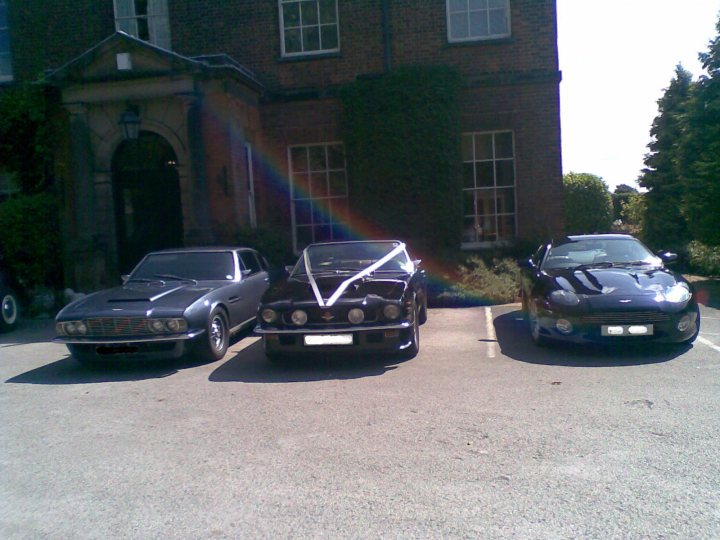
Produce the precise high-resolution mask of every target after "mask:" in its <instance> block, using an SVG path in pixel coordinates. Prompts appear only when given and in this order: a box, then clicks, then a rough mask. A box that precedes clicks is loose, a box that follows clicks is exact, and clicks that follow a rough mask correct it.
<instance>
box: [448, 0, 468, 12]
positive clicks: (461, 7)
mask: <svg viewBox="0 0 720 540" xmlns="http://www.w3.org/2000/svg"><path fill="white" fill-rule="evenodd" d="M467 6H468V3H467V0H450V13H457V12H458V11H461V12H465V11H467Z"/></svg>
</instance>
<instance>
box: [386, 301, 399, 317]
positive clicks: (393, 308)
mask: <svg viewBox="0 0 720 540" xmlns="http://www.w3.org/2000/svg"><path fill="white" fill-rule="evenodd" d="M383 315H385V318H386V319H390V320H391V321H394V320H395V319H397V318H399V317H400V306H398V305H397V304H388V305H387V306H385V307H384V308H383Z"/></svg>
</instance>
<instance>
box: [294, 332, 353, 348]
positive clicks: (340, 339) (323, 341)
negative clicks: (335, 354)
mask: <svg viewBox="0 0 720 540" xmlns="http://www.w3.org/2000/svg"><path fill="white" fill-rule="evenodd" d="M352 344H353V337H352V334H327V335H324V334H323V335H311V336H305V345H309V346H313V345H352Z"/></svg>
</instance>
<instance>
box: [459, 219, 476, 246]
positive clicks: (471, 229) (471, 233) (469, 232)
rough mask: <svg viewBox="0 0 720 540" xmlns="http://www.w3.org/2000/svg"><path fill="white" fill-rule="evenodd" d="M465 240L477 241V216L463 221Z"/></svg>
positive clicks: (463, 237)
mask: <svg viewBox="0 0 720 540" xmlns="http://www.w3.org/2000/svg"><path fill="white" fill-rule="evenodd" d="M462 241H463V242H477V241H478V239H477V234H476V233H475V218H474V217H471V218H465V220H464V221H463V236H462Z"/></svg>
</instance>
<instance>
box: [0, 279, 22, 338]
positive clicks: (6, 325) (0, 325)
mask: <svg viewBox="0 0 720 540" xmlns="http://www.w3.org/2000/svg"><path fill="white" fill-rule="evenodd" d="M0 302H2V303H1V304H0V332H7V331H9V330H12V329H13V328H15V327H16V326H17V325H18V321H19V320H20V303H19V302H18V298H17V295H16V294H15V293H14V292H13V291H12V290H10V289H6V288H4V289H0Z"/></svg>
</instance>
